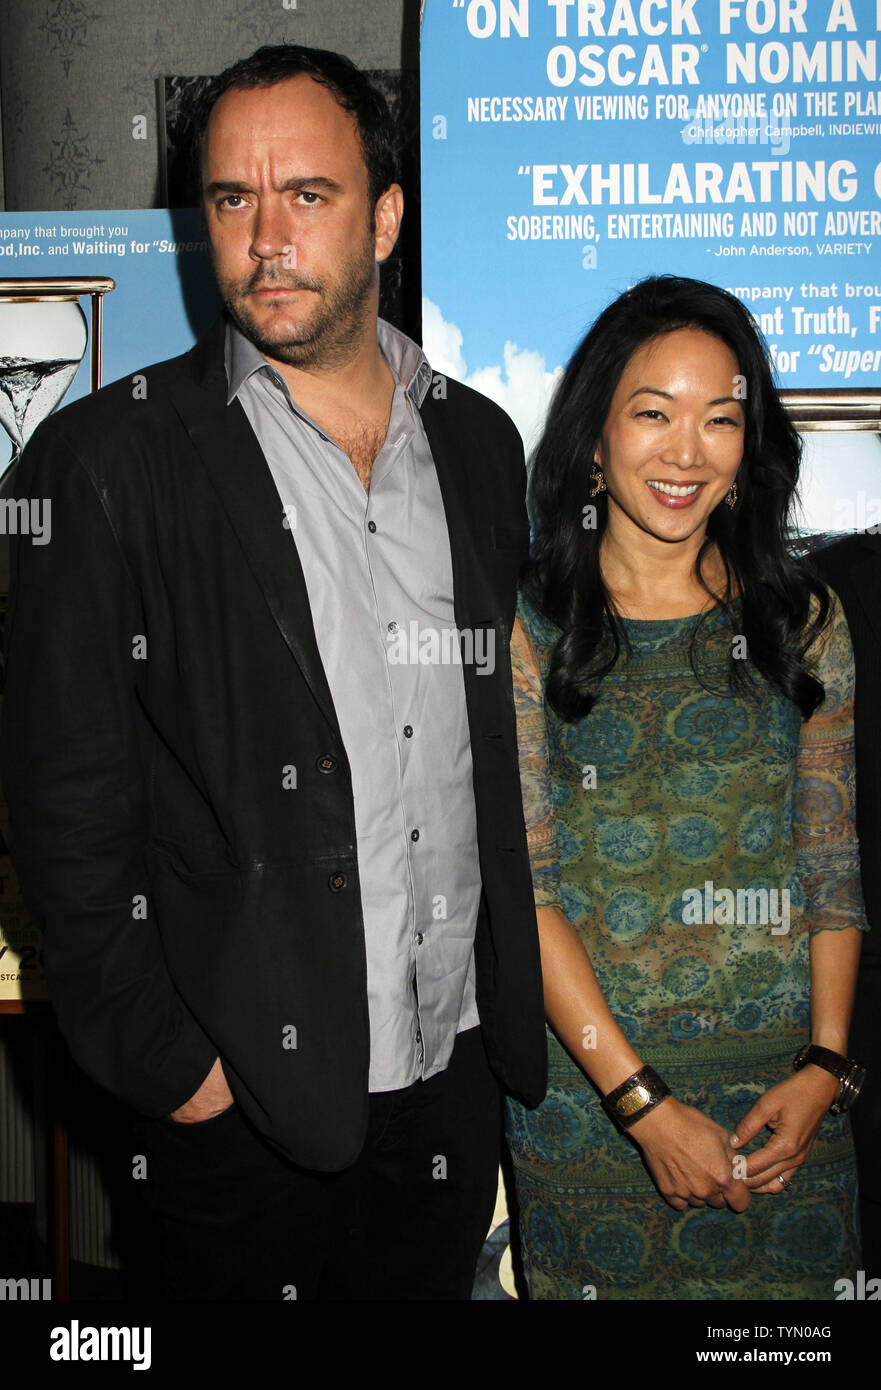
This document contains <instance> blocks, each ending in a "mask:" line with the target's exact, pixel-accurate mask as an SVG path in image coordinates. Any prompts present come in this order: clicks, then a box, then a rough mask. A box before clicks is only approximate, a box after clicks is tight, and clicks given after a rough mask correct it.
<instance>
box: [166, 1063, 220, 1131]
mask: <svg viewBox="0 0 881 1390" xmlns="http://www.w3.org/2000/svg"><path fill="white" fill-rule="evenodd" d="M232 1103H233V1096H232V1091H231V1090H230V1089H229V1087H228V1086H227V1084H226V1077H225V1076H224V1074H223V1067H222V1066H221V1065H220V1058H219V1057H217V1058H215V1061H214V1066H213V1067H212V1068H211V1070H210V1071H209V1073H208V1075H207V1076H206V1077H205V1080H204V1081H203V1082H202V1085H201V1086H200V1087H199V1089H198V1091H197V1092H196V1094H195V1095H193V1096H190V1099H189V1100H188V1101H187V1103H186V1105H181V1106H180V1107H179V1108H178V1109H177V1110H173V1111H172V1112H171V1118H172V1119H173V1120H177V1122H178V1123H179V1124H182V1125H193V1124H198V1123H199V1121H200V1120H211V1119H213V1118H214V1116H215V1115H220V1114H221V1113H222V1112H223V1111H224V1110H228V1109H229V1107H230V1106H231V1105H232Z"/></svg>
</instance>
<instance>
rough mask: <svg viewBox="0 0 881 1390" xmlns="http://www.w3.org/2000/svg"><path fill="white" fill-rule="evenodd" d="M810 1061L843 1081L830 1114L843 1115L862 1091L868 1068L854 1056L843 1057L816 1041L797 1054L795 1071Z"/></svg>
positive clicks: (793, 1067) (830, 1108) (793, 1065)
mask: <svg viewBox="0 0 881 1390" xmlns="http://www.w3.org/2000/svg"><path fill="white" fill-rule="evenodd" d="M809 1062H813V1064H814V1066H815V1067H822V1068H823V1070H824V1071H828V1072H831V1073H832V1075H833V1076H834V1077H836V1078H837V1079H838V1080H839V1081H840V1082H841V1090H840V1091H839V1092H838V1096H837V1098H836V1099H835V1100H833V1102H832V1104H831V1105H830V1106H829V1114H830V1115H843V1114H844V1112H845V1110H849V1109H850V1107H851V1106H852V1105H853V1103H854V1101H855V1100H856V1098H857V1096H858V1095H859V1093H860V1090H861V1088H862V1085H863V1082H864V1081H865V1079H866V1068H865V1067H861V1066H860V1064H859V1062H855V1061H854V1060H853V1058H852V1057H842V1055H841V1053H840V1052H832V1051H831V1049H830V1048H828V1047H818V1045H817V1044H816V1043H806V1044H805V1046H804V1047H803V1048H801V1050H800V1051H799V1052H797V1053H796V1054H795V1059H794V1061H793V1063H792V1070H793V1071H801V1069H802V1067H806V1066H807V1065H808V1063H809Z"/></svg>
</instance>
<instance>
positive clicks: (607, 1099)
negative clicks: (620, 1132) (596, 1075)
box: [603, 1067, 671, 1129]
mask: <svg viewBox="0 0 881 1390" xmlns="http://www.w3.org/2000/svg"><path fill="white" fill-rule="evenodd" d="M670 1094H671V1092H670V1087H669V1086H667V1085H666V1084H665V1083H664V1082H663V1081H662V1080H661V1078H660V1077H659V1076H658V1073H657V1072H656V1071H652V1068H651V1067H643V1068H642V1069H641V1070H640V1071H635V1072H634V1073H633V1075H632V1076H628V1078H627V1080H626V1081H622V1083H621V1085H620V1086H616V1088H615V1090H614V1091H610V1092H609V1094H608V1095H607V1096H604V1097H603V1109H604V1110H605V1111H606V1114H607V1115H611V1117H612V1119H613V1120H614V1121H615V1123H616V1124H618V1125H620V1126H621V1128H622V1129H629V1128H630V1126H631V1125H635V1124H636V1121H637V1120H641V1119H642V1117H643V1115H647V1114H648V1112H649V1111H650V1110H654V1108H655V1106H656V1105H660V1103H661V1101H662V1100H666V1098H667V1096H669V1095H670Z"/></svg>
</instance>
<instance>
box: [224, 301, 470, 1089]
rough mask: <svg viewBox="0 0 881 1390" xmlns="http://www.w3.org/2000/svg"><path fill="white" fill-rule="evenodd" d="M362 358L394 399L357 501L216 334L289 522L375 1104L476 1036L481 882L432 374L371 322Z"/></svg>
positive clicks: (436, 1068) (285, 409)
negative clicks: (380, 358) (426, 403)
mask: <svg viewBox="0 0 881 1390" xmlns="http://www.w3.org/2000/svg"><path fill="white" fill-rule="evenodd" d="M379 344H380V348H381V349H382V353H383V355H384V357H385V359H386V362H387V363H388V366H389V368H390V370H391V372H392V374H393V376H394V379H395V392H394V397H393V400H392V408H391V415H390V418H389V427H388V433H387V435H386V439H385V443H384V444H383V446H382V448H381V450H380V452H379V453H378V455H377V457H376V459H375V461H374V464H373V470H372V473H371V478H370V489H369V492H365V491H364V488H363V486H362V484H361V482H360V481H359V479H358V476H357V474H356V472H355V469H354V467H353V466H352V463H351V460H350V459H349V457H348V455H347V454H345V453H344V452H343V450H342V449H341V448H340V447H339V446H338V445H337V444H336V443H335V442H334V441H333V440H332V439H330V438H329V437H328V436H327V434H326V433H325V432H324V431H323V430H322V429H321V427H320V426H319V425H318V424H316V422H315V421H314V420H313V419H311V418H310V416H309V415H307V414H306V413H305V411H303V410H301V409H300V407H299V406H298V405H297V403H296V401H295V400H293V398H292V397H291V394H290V391H289V390H288V387H287V384H286V383H285V381H284V379H283V377H282V376H281V375H280V373H279V372H277V371H276V369H275V368H274V367H273V366H272V365H271V364H270V363H269V362H267V360H266V358H265V357H263V355H262V354H261V353H260V352H259V350H258V349H257V348H256V347H255V346H254V345H253V343H251V342H249V341H248V340H247V339H246V338H245V337H243V336H242V334H241V333H240V332H239V331H238V330H237V329H236V328H235V327H234V326H233V325H231V324H230V325H229V327H228V328H227V340H226V370H227V380H228V382H229V398H228V399H229V401H232V400H233V399H234V398H235V397H238V399H239V401H240V402H241V405H242V408H243V409H244V411H245V414H246V415H247V417H248V419H249V421H250V423H251V426H252V428H253V430H254V433H255V434H256V436H257V439H258V442H259V444H260V447H261V448H262V450H263V453H264V455H265V457H266V461H267V463H268V465H269V468H270V470H271V472H272V476H273V478H274V480H275V485H276V487H277V488H278V493H279V497H280V499H281V503H282V507H283V509H284V512H285V515H286V516H287V518H288V522H289V525H290V530H291V540H292V543H294V544H295V545H296V547H297V552H298V554H299V558H300V564H301V565H302V568H303V574H304V576H305V579H306V587H307V590H308V593H309V605H310V608H311V611H312V621H313V626H314V629H315V636H316V640H317V643H318V651H319V654H320V656H321V660H322V663H323V666H324V670H325V674H326V676H327V682H328V685H329V687H330V693H331V696H332V699H333V703H334V708H335V710H336V715H337V720H338V721H339V726H340V732H341V734H342V738H343V744H344V746H345V749H346V754H347V756H348V760H349V765H350V768H351V774H352V787H353V791H354V803H355V827H356V833H357V842H358V867H359V876H360V881H361V903H362V908H363V915H364V933H365V939H366V947H367V991H368V1003H369V1010H370V1080H369V1085H370V1089H371V1091H388V1090H395V1089H397V1088H399V1087H402V1086H408V1085H409V1084H410V1083H411V1082H413V1081H415V1080H417V1079H418V1078H419V1077H422V1078H427V1077H429V1076H433V1075H434V1074H435V1073H436V1072H440V1071H443V1069H444V1068H445V1067H446V1065H447V1063H448V1061H449V1059H450V1054H451V1053H452V1050H453V1044H454V1042H455V1039H456V1034H457V1032H462V1031H463V1030H464V1029H466V1028H472V1027H474V1026H475V1025H476V1024H477V1023H478V1022H479V1019H478V1014H477V1005H476V1002H475V993H474V931H475V925H476V921H477V911H478V905H479V901H480V890H481V882H480V869H479V863H478V855H477V825H476V813H475V808H474V788H473V776H472V765H471V745H470V741H469V734H468V719H467V711H466V707H465V688H464V683H463V680H462V667H461V664H459V661H458V660H457V657H458V651H459V648H458V643H457V641H456V638H455V618H454V614H453V572H452V563H451V559H450V543H449V536H448V533H447V523H446V517H445V514H444V508H443V502H442V498H441V492H440V487H439V484H438V479H437V472H436V470H435V466H434V461H433V459H432V456H431V450H430V448H429V445H428V440H427V439H426V437H425V431H424V429H423V427H422V420H421V418H420V415H419V407H420V405H421V404H422V401H423V400H424V398H425V393H426V391H427V390H428V389H429V386H430V384H431V380H432V373H431V368H430V367H429V365H428V362H427V361H426V359H425V355H424V354H423V352H422V350H421V349H420V348H419V347H418V346H417V344H416V343H414V342H412V341H411V340H410V339H409V338H407V337H405V336H404V335H403V334H402V333H399V332H398V331H397V330H396V329H394V328H392V327H391V325H390V324H387V323H384V322H383V321H382V320H380V321H379ZM432 633H436V634H437V637H433V636H432V635H431V634H432Z"/></svg>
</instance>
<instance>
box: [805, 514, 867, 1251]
mask: <svg viewBox="0 0 881 1390" xmlns="http://www.w3.org/2000/svg"><path fill="white" fill-rule="evenodd" d="M812 558H813V560H814V562H815V564H816V566H817V569H818V570H819V571H820V574H821V575H822V577H823V579H824V580H825V581H826V582H827V583H828V584H830V585H831V587H832V588H833V589H834V590H835V592H836V593H837V594H838V597H839V598H840V599H841V603H842V607H843V608H844V612H845V615H846V617H847V622H848V626H849V628H850V635H851V640H852V642H853V653H854V664H855V667H856V700H855V703H854V736H855V741H856V779H857V831H858V834H859V839H860V861H861V865H862V877H863V896H864V898H865V900H866V916H867V917H868V920H869V926H870V927H871V928H872V930H871V931H870V932H869V933H868V935H867V936H866V937H865V940H864V941H863V952H862V956H861V957H860V973H859V976H858V978H857V988H856V995H855V997H854V1010H853V1019H852V1021H851V1027H850V1044H849V1049H848V1050H849V1054H850V1056H851V1057H858V1058H859V1060H860V1062H862V1063H863V1064H864V1065H865V1068H866V1080H865V1083H864V1085H863V1089H862V1091H861V1092H860V1098H859V1101H858V1102H857V1104H855V1105H854V1107H853V1110H852V1111H851V1123H852V1125H853V1137H854V1145H855V1147H856V1155H857V1174H858V1178H859V1191H860V1226H861V1238H862V1252H863V1266H864V1269H865V1272H866V1277H867V1279H872V1278H879V1277H881V1029H879V1027H878V1018H879V1014H881V728H879V724H878V710H879V708H881V535H877V534H874V533H873V532H872V531H867V532H865V533H863V534H858V535H854V536H846V537H844V539H842V540H839V541H836V542H835V544H834V545H830V546H828V547H826V548H825V549H823V550H818V551H815V552H814V554H813V557H812Z"/></svg>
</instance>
